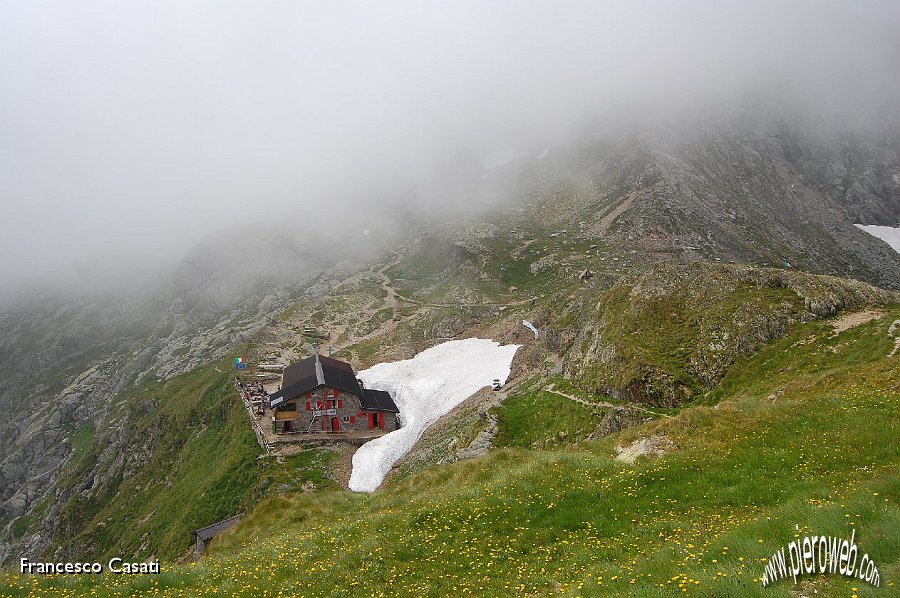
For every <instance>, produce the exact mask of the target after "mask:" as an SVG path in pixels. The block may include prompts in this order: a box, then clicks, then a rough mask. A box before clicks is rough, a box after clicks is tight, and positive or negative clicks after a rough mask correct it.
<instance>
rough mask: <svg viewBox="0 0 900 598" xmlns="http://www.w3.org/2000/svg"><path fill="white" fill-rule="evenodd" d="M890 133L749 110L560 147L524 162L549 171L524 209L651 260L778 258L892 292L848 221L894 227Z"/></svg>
mask: <svg viewBox="0 0 900 598" xmlns="http://www.w3.org/2000/svg"><path fill="white" fill-rule="evenodd" d="M895 131H896V128H894V129H891V125H886V126H885V128H884V129H883V130H876V129H874V128H873V129H872V130H869V131H860V130H853V131H850V130H843V129H840V128H838V127H836V126H833V125H823V124H821V123H814V122H811V121H804V120H802V119H796V118H795V119H793V120H787V119H781V118H772V117H767V116H764V115H760V114H751V115H749V116H745V117H744V118H742V119H733V120H732V121H729V122H714V123H711V122H706V121H702V122H701V121H692V122H690V123H683V124H682V126H678V127H675V126H673V127H670V128H658V129H655V130H652V131H642V132H640V133H638V134H631V135H623V136H621V137H618V138H614V139H608V140H606V141H604V142H601V143H596V144H593V145H590V146H584V147H580V148H571V149H570V150H569V154H568V155H564V156H557V157H556V158H554V159H555V160H557V162H556V167H557V168H558V171H556V172H554V171H541V170H540V169H539V168H544V169H549V168H550V164H549V163H546V164H538V165H529V167H531V168H533V169H534V170H535V172H534V173H531V174H530V175H529V176H532V177H535V178H536V177H538V176H539V173H543V179H544V181H546V180H547V179H550V180H552V177H553V175H554V174H556V176H557V177H558V178H557V179H556V180H557V182H556V183H555V184H553V185H550V186H549V188H547V189H546V190H545V191H543V192H541V193H540V194H539V195H538V196H537V198H536V200H535V201H534V203H533V205H532V208H531V212H530V215H529V216H530V219H531V220H532V221H534V222H536V223H538V224H540V225H542V226H545V227H547V228H549V227H563V226H566V227H569V229H570V230H575V231H579V232H580V233H582V234H585V235H588V236H593V237H597V238H599V239H603V240H605V241H607V242H609V243H611V244H614V245H616V246H619V247H621V248H634V249H637V250H640V251H650V252H654V253H657V254H659V255H660V256H668V257H675V258H677V259H686V260H692V259H708V260H713V259H719V260H722V261H731V260H734V261H737V262H739V263H749V264H755V265H760V266H779V265H782V264H784V262H785V260H790V261H791V262H792V264H793V265H794V267H795V268H799V269H801V270H805V271H812V272H817V273H825V274H837V275H840V276H849V277H852V278H857V279H860V280H864V281H866V282H870V283H873V284H876V285H878V286H884V287H889V288H895V289H896V288H900V260H898V259H897V255H896V252H894V251H893V250H892V249H891V248H890V247H889V246H888V245H887V244H886V243H884V242H882V241H881V240H879V239H876V238H874V237H872V236H871V235H867V234H866V233H864V232H863V231H861V230H859V229H858V228H857V227H855V226H854V224H856V223H858V224H880V225H889V226H896V225H898V223H900V182H898V181H900V137H898V136H897V135H896V132H895ZM572 154H574V155H575V156H577V159H573V155H572ZM558 160H567V161H566V162H565V163H564V164H560V163H559V162H558ZM552 161H553V160H551V162H552ZM544 162H546V161H544ZM560 172H562V173H563V174H558V173H560ZM543 184H544V185H546V184H547V183H546V182H544V183H543Z"/></svg>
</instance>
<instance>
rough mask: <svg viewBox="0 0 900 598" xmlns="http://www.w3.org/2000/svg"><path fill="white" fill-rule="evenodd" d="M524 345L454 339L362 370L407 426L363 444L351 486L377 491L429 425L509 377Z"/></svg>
mask: <svg viewBox="0 0 900 598" xmlns="http://www.w3.org/2000/svg"><path fill="white" fill-rule="evenodd" d="M519 346H520V345H503V346H501V345H500V343H496V342H494V341H492V340H489V339H481V338H469V339H466V340H460V341H449V342H446V343H442V344H440V345H437V346H435V347H432V348H430V349H428V350H426V351H422V352H421V353H419V354H418V355H416V356H415V357H413V358H412V359H407V360H404V361H395V362H393V363H380V364H378V365H376V366H374V367H371V368H369V369H367V370H364V371H362V372H359V378H360V379H361V380H362V381H363V382H364V383H365V385H366V387H367V388H377V389H379V390H386V391H388V392H390V393H391V395H392V396H393V397H394V402H395V403H397V407H398V408H399V409H400V417H401V418H402V420H403V427H402V428H400V429H399V430H395V431H394V432H391V433H390V434H386V435H384V436H382V437H381V438H377V439H375V440H371V441H369V442H367V443H365V444H364V445H362V446H361V447H360V448H359V450H357V451H356V453H355V454H354V455H353V471H352V472H351V474H350V489H351V490H353V491H355V492H374V491H375V490H376V489H377V488H378V486H380V485H381V482H382V481H384V478H385V476H386V475H387V473H388V472H389V471H390V470H391V467H392V466H393V465H394V463H396V462H397V460H399V459H400V458H401V457H402V456H403V455H405V454H406V453H407V452H409V450H410V449H411V448H412V447H413V445H414V444H415V443H416V441H417V440H418V439H419V438H420V437H421V436H422V434H423V433H424V432H425V430H426V429H427V428H428V426H430V425H431V424H433V423H434V422H435V421H437V420H438V418H440V417H441V416H442V415H445V414H446V413H449V412H450V411H451V410H452V409H453V408H454V407H456V406H457V405H459V404H460V403H462V402H463V401H465V400H466V399H467V398H469V397H470V396H472V395H473V394H475V393H476V392H478V391H479V390H480V389H482V388H484V387H485V386H490V385H491V382H492V381H493V380H494V379H495V378H498V379H499V380H500V381H501V382H506V379H507V378H508V377H509V372H510V365H511V364H512V360H513V356H514V355H515V354H516V350H518V348H519Z"/></svg>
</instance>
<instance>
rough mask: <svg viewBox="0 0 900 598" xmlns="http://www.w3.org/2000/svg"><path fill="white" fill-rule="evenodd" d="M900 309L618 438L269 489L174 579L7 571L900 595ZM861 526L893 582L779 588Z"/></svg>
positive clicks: (193, 589)
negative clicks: (649, 447)
mask: <svg viewBox="0 0 900 598" xmlns="http://www.w3.org/2000/svg"><path fill="white" fill-rule="evenodd" d="M896 317H900V309H898V308H892V311H891V313H890V314H888V316H887V317H885V318H882V319H881V320H880V321H876V322H872V323H869V324H866V325H863V326H859V327H857V328H855V329H852V330H851V331H848V332H845V333H843V334H842V335H840V336H839V337H837V339H829V338H828V336H829V335H830V331H829V330H828V329H827V327H825V326H823V325H822V324H819V323H812V324H805V325H801V326H797V327H796V328H795V329H794V330H793V331H792V332H791V333H790V334H788V335H787V336H785V337H784V338H782V339H780V340H777V341H775V342H772V343H769V344H768V345H766V346H764V347H762V348H761V349H760V350H759V351H758V352H757V353H755V354H754V355H752V356H747V357H745V358H741V359H739V360H738V361H737V362H736V363H735V365H734V366H733V367H732V368H731V370H729V372H728V374H727V375H726V376H725V378H724V379H723V381H722V390H721V392H720V394H718V395H717V396H716V404H715V405H696V406H692V407H687V408H684V409H682V410H681V411H680V412H679V413H678V414H677V416H676V417H674V418H672V419H658V420H655V421H653V422H651V423H649V424H646V425H644V426H640V427H637V428H633V429H629V430H627V431H625V432H623V433H620V434H618V435H614V436H612V437H610V438H606V439H603V440H600V441H596V442H582V443H579V444H577V445H574V446H569V447H562V448H554V449H552V450H535V449H528V448H515V447H513V448H502V449H498V450H495V451H493V452H491V453H490V454H488V455H487V456H486V457H484V458H481V459H476V460H472V461H467V462H461V463H456V464H453V465H451V466H441V467H432V468H429V469H426V470H424V471H422V472H419V473H417V474H415V475H412V476H411V477H409V478H407V479H405V480H402V481H397V482H391V483H389V484H388V485H387V487H386V488H385V489H384V490H382V491H380V492H378V493H376V494H373V495H357V494H351V493H348V492H343V491H336V490H334V491H329V490H326V491H323V492H319V493H311V494H299V495H295V496H288V497H276V498H269V499H267V500H265V501H263V502H262V503H261V504H260V505H259V506H258V507H257V508H256V510H255V511H254V512H253V513H252V514H251V515H250V516H248V517H247V518H246V519H245V521H244V522H243V523H242V524H241V525H240V526H238V527H237V528H235V529H234V530H233V531H232V532H231V533H229V534H227V535H226V536H224V537H223V538H222V541H221V543H220V544H219V545H218V546H216V545H215V544H214V545H213V550H212V551H211V553H210V555H209V557H208V558H205V559H204V560H203V561H202V562H201V563H199V564H197V565H190V566H188V565H176V566H173V565H169V566H167V567H166V571H165V572H164V573H163V574H162V575H161V576H159V577H157V578H141V579H127V578H122V577H102V578H99V579H97V578H70V577H58V578H52V577H47V578H45V577H39V578H36V579H34V580H32V579H26V578H20V577H15V576H7V577H5V578H4V579H3V581H2V582H0V584H5V585H0V588H2V589H3V590H4V591H6V592H8V593H11V594H13V595H26V594H27V593H28V592H29V591H30V590H31V589H32V587H37V588H39V589H40V590H41V591H44V592H46V593H48V594H54V593H63V592H70V593H73V592H74V593H84V592H87V591H89V590H96V591H97V593H98V594H101V595H102V594H113V593H116V592H121V593H125V594H130V593H132V592H141V591H153V592H157V591H158V592H160V593H163V594H169V595H179V594H182V593H183V594H188V595H205V594H213V593H228V594H238V595H247V596H276V595H278V593H279V592H282V593H283V594H284V595H339V594H346V593H352V594H354V595H371V596H384V595H423V594H424V595H440V596H450V595H452V596H457V595H461V594H467V593H468V594H478V595H489V596H508V595H534V596H539V595H548V594H555V593H559V594H562V595H571V596H576V595H583V596H598V595H629V596H660V595H662V596H671V595H683V594H692V595H699V596H760V597H770V596H796V595H797V593H798V592H800V593H803V594H805V595H812V594H813V590H815V591H816V593H817V595H822V596H850V595H852V594H854V593H855V594H858V595H860V596H887V595H896V593H897V588H896V583H897V581H900V580H898V576H900V468H898V463H900V444H898V443H897V442H896V441H894V440H893V439H896V438H897V437H898V430H897V422H898V421H900V368H898V367H897V358H896V357H893V358H887V357H885V356H886V354H887V347H888V344H889V342H890V341H889V340H888V339H886V336H885V330H886V325H887V323H888V322H889V321H890V320H891V319H893V318H896ZM810 339H811V340H810ZM801 341H803V342H801ZM835 348H837V349H836V350H835ZM786 366H788V369H786ZM773 395H774V398H773ZM544 399H545V397H543V395H537V394H523V395H522V396H521V397H519V398H518V399H514V400H513V403H512V404H511V405H509V406H508V407H506V409H507V412H506V415H505V419H506V422H507V423H506V424H505V425H507V428H506V432H505V433H506V434H507V437H508V438H512V439H515V442H519V443H521V444H523V445H524V444H528V441H529V439H530V438H532V437H534V438H537V437H536V436H535V435H534V430H533V428H532V426H531V425H530V424H527V423H525V422H524V419H527V412H528V411H529V410H531V409H534V410H538V411H540V410H545V411H544V413H545V414H549V413H557V414H561V413H562V407H563V406H562V405H553V404H552V403H549V402H547V403H546V404H543V403H542V401H544ZM561 400H564V399H561ZM527 401H533V403H534V404H533V405H531V406H528V405H527ZM545 405H546V406H545ZM551 408H552V410H551ZM546 410H551V411H546ZM573 417H575V416H573ZM567 418H568V416H566V417H563V416H562V415H560V416H559V417H558V418H557V419H556V420H555V423H554V424H553V425H562V424H563V423H565V422H567V421H569V420H568V419H567ZM573 421H574V420H573ZM650 434H658V435H665V436H666V437H668V438H669V439H671V440H672V441H673V442H674V443H675V445H676V446H677V449H676V450H674V451H672V452H670V453H668V454H666V455H663V456H662V457H659V458H656V459H640V460H638V462H637V463H636V464H635V465H634V466H626V465H623V464H621V463H618V462H616V461H614V460H613V458H612V455H613V447H614V446H615V445H616V444H618V443H620V442H623V441H628V440H630V439H633V438H637V437H639V436H645V435H650ZM854 529H855V530H856V542H857V544H858V545H859V547H860V550H861V551H864V552H867V553H868V554H869V556H870V557H871V559H872V560H873V561H874V562H875V563H876V565H877V566H878V567H879V569H880V574H881V579H882V588H880V589H872V588H869V587H868V586H865V585H862V584H860V583H858V582H857V583H854V582H853V581H851V580H847V579H844V578H841V577H838V576H822V577H819V576H816V577H808V578H803V581H802V582H801V584H800V585H799V586H796V587H795V586H794V585H793V583H791V582H790V581H781V582H779V583H778V584H776V585H774V586H772V587H769V588H765V589H764V588H763V587H762V585H761V583H760V581H759V580H760V577H761V575H762V572H763V565H764V559H766V558H767V557H768V556H770V555H771V554H772V553H773V552H774V551H775V550H777V549H778V548H780V547H782V546H784V545H785V544H786V543H787V542H788V541H790V540H791V539H793V538H795V537H797V536H802V535H807V534H810V535H813V534H829V535H832V534H833V535H838V536H842V537H843V536H846V537H849V535H850V533H851V530H854ZM852 588H858V591H857V590H853V589H852ZM683 590H687V591H683Z"/></svg>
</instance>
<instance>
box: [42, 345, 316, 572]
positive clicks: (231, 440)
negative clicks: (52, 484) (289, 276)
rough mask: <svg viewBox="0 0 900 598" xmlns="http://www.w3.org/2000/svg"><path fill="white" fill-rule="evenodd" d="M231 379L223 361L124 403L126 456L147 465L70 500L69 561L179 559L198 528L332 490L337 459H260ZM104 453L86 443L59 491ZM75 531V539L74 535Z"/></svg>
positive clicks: (145, 387) (144, 388)
mask: <svg viewBox="0 0 900 598" xmlns="http://www.w3.org/2000/svg"><path fill="white" fill-rule="evenodd" d="M231 378H232V374H231V373H230V369H229V367H228V365H227V363H226V362H225V361H224V360H223V361H221V362H219V363H218V364H211V365H209V366H206V367H203V368H199V369H198V370H195V371H193V372H190V373H188V374H184V375H182V376H178V377H176V378H173V379H171V380H168V381H165V382H163V383H159V382H155V381H152V382H148V383H144V384H142V385H141V386H139V387H137V388H134V389H131V390H129V391H126V393H125V396H122V397H120V398H119V401H120V407H121V409H122V410H127V411H128V416H127V417H124V413H122V412H121V411H120V413H121V416H119V417H118V418H116V417H115V416H114V417H113V418H112V419H113V421H111V422H110V425H113V426H117V425H120V423H121V422H122V421H127V422H128V423H127V425H126V427H127V428H128V431H127V437H128V444H129V447H130V448H129V451H128V453H126V455H125V457H133V456H134V453H135V452H143V451H144V449H145V448H148V447H152V452H151V451H148V453H149V454H150V455H151V456H150V459H149V460H148V461H146V462H144V463H140V464H139V465H137V466H135V467H134V468H133V471H134V473H133V475H131V476H130V477H128V478H127V479H123V478H122V476H121V475H119V476H115V477H113V478H112V479H110V480H108V481H107V482H105V483H103V484H101V486H100V488H99V489H96V490H95V491H94V492H92V493H91V494H90V495H76V496H75V497H74V498H73V499H72V500H71V501H69V503H68V504H67V505H66V507H65V509H64V511H63V515H62V517H61V520H60V524H59V531H60V534H59V536H60V539H61V541H62V546H63V549H64V552H65V554H68V555H70V558H88V557H90V558H105V557H109V556H113V555H123V556H127V557H128V558H138V559H145V558H147V557H148V556H150V555H151V554H152V555H155V556H156V557H158V558H163V559H173V558H175V557H177V556H179V555H180V554H182V553H184V551H185V550H186V549H187V548H188V547H189V546H190V545H191V543H192V541H193V538H192V530H194V529H197V528H200V527H203V526H205V525H208V524H210V523H213V522H215V521H219V520H221V519H224V518H226V517H230V516H231V515H234V514H235V513H238V512H240V511H242V510H244V509H246V508H248V507H251V506H252V505H253V504H254V503H255V501H256V500H258V499H259V497H260V496H262V495H263V494H264V493H265V492H266V491H267V490H268V489H269V488H270V487H272V486H274V485H279V484H288V485H289V486H290V487H291V488H292V489H294V490H297V489H299V488H300V485H301V484H302V483H303V482H305V481H307V480H309V481H312V482H313V483H315V484H316V485H317V486H320V487H321V486H327V485H328V484H329V482H328V481H327V480H325V478H324V477H323V471H324V466H325V465H327V462H328V460H329V456H330V453H328V454H326V453H325V452H321V451H308V452H306V453H302V454H300V455H296V456H293V457H289V458H287V459H286V460H285V463H283V464H277V463H275V462H274V461H273V460H264V461H260V460H258V459H257V457H258V456H259V455H260V453H261V450H260V448H259V445H258V444H257V443H256V439H255V438H254V436H253V433H252V431H251V429H250V427H249V425H248V422H247V414H246V411H245V410H244V407H243V405H242V404H241V402H240V401H239V400H238V397H237V393H236V392H235V391H234V387H233V386H232V384H231ZM113 411H115V410H113ZM145 442H146V443H147V444H146V445H144V443H145ZM142 445H144V446H142ZM106 448H107V447H106V446H103V445H98V444H86V446H85V447H84V450H82V451H77V452H76V459H75V461H74V462H73V464H72V466H71V467H70V468H69V470H68V472H67V473H66V474H65V475H66V478H65V479H62V480H61V484H64V485H67V484H68V482H70V481H71V482H76V481H77V480H79V479H81V478H82V477H83V475H84V473H85V472H88V471H90V469H91V467H92V466H93V465H94V464H95V463H97V462H98V461H100V462H101V463H102V462H103V459H105V458H107V459H108V458H109V453H108V452H106ZM113 454H117V451H114V453H113ZM70 529H71V530H77V532H76V533H74V534H72V535H67V534H66V532H67V531H68V530H70Z"/></svg>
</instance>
